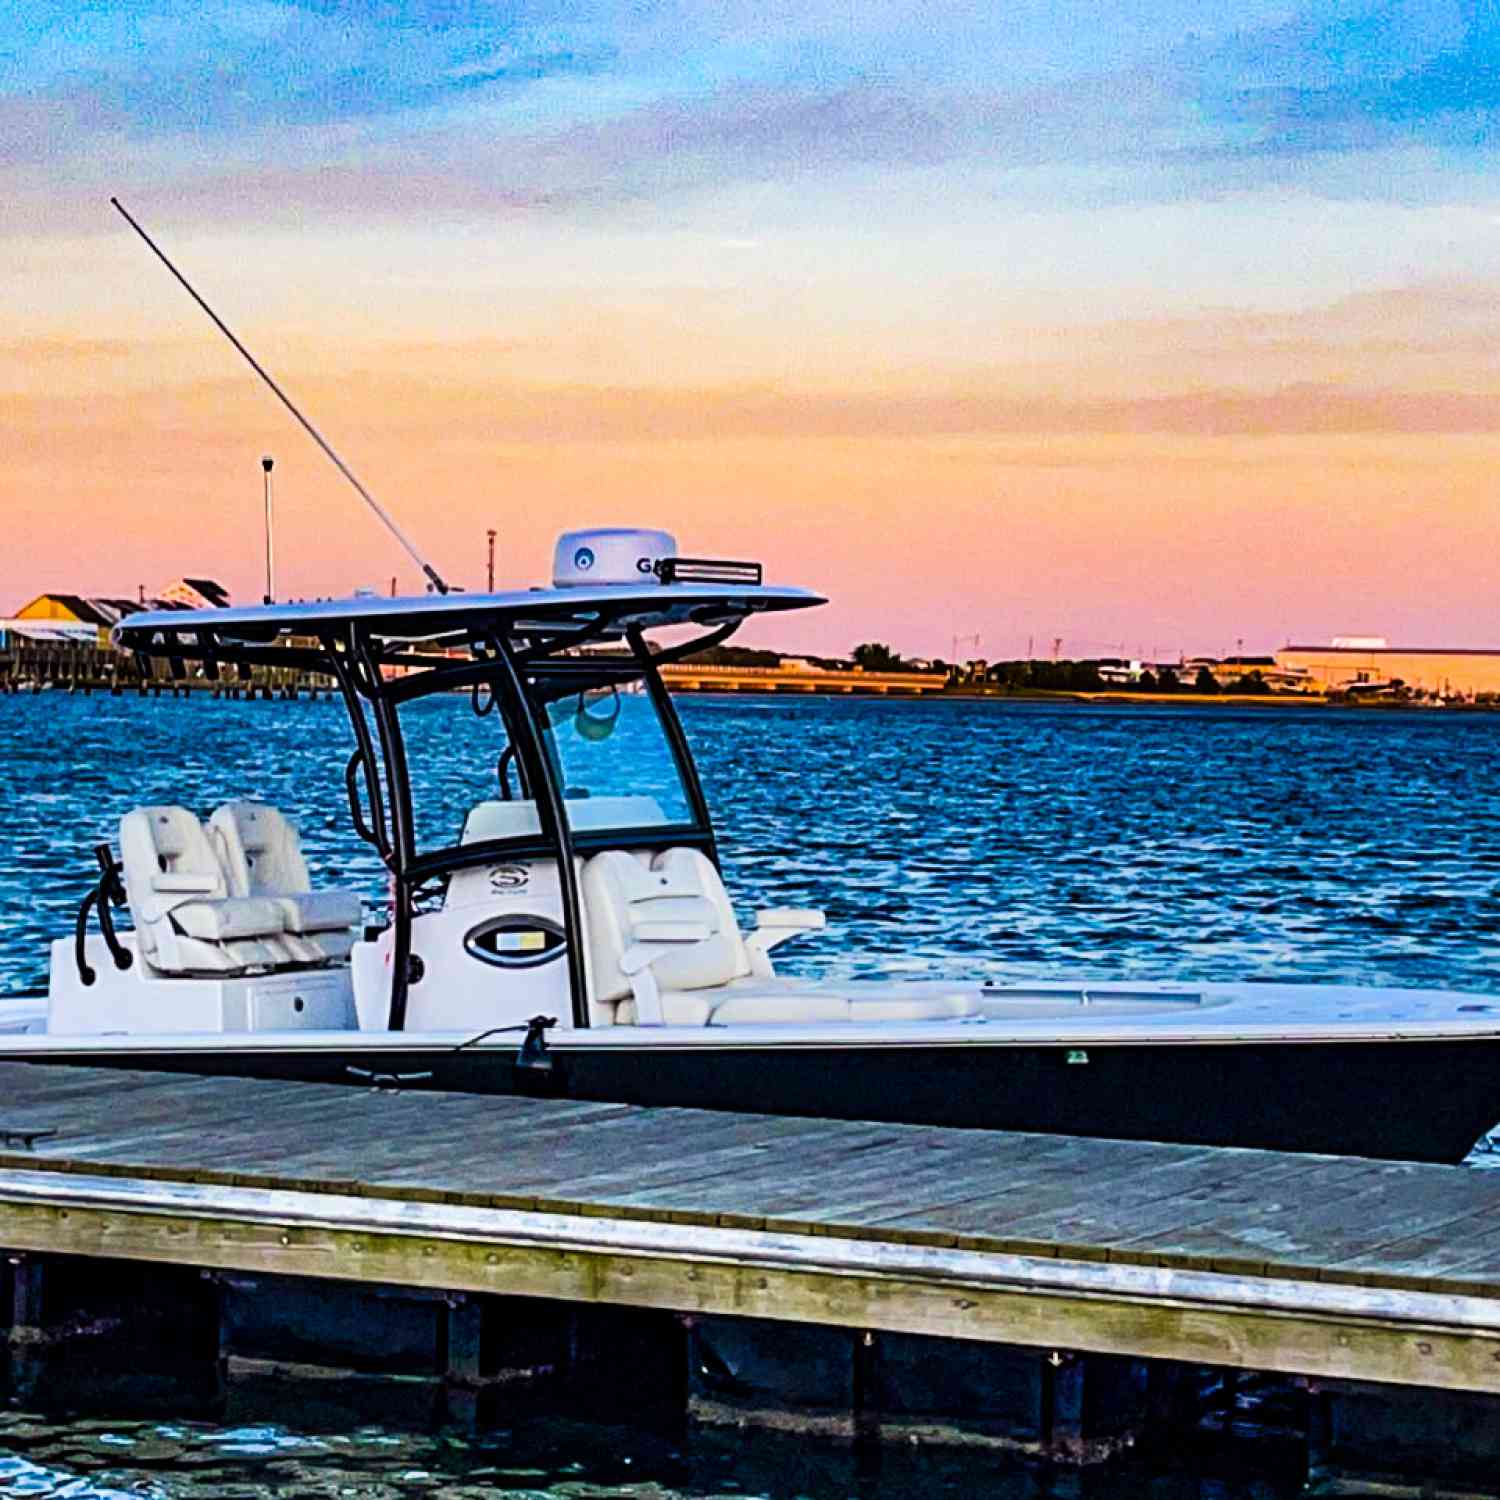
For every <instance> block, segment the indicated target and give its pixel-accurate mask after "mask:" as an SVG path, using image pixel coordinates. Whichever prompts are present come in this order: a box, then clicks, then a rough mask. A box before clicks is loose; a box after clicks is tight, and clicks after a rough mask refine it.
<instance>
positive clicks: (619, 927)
mask: <svg viewBox="0 0 1500 1500" xmlns="http://www.w3.org/2000/svg"><path fill="white" fill-rule="evenodd" d="M580 893H581V895H582V899H583V910H584V926H585V930H586V933H587V944H586V948H587V961H588V977H589V1000H590V1014H591V1016H592V1018H593V1021H594V1024H595V1025H627V1024H634V1025H638V1026H650V1025H702V1024H704V1023H705V1022H706V1021H707V1020H708V1019H709V1017H710V1016H713V1015H715V1014H717V1007H718V1006H719V1005H721V1004H722V1003H724V1001H725V1000H726V999H727V998H728V997H727V995H717V994H709V993H707V992H711V991H716V990H725V989H727V988H728V987H730V986H733V985H734V984H736V982H738V981H748V980H750V979H752V977H753V978H755V979H759V980H763V981H774V979H775V974H774V971H773V969H772V968H771V964H770V960H769V958H767V956H766V955H767V953H768V952H769V950H770V948H772V947H773V946H775V944H776V943H778V942H782V941H784V940H785V939H786V938H788V937H792V936H795V935H796V934H797V933H799V932H807V931H811V930H815V929H816V928H819V927H821V926H823V925H824V918H823V914H822V913H821V912H813V911H800V910H794V909H792V908H778V909H775V910H773V911H769V912H765V913H762V914H761V919H760V920H761V923H762V925H761V926H758V927H757V929H756V931H755V932H754V933H752V934H751V936H750V937H749V938H748V939H747V938H745V937H744V936H742V934H741V933H740V928H739V923H738V922H736V921H735V916H734V908H733V906H732V905H731V904H730V901H729V895H728V893H727V892H726V891H725V889H724V882H723V880H722V878H721V877H720V875H719V872H718V870H717V869H716V868H715V867H714V864H713V861H712V860H710V859H709V858H708V857H707V856H706V855H705V854H703V853H702V852H700V851H699V850H697V849H689V848H675V849H666V850H663V851H662V852H661V853H659V854H656V855H654V856H652V855H650V854H647V853H645V852H636V853H626V852H625V851H623V850H618V849H611V850H606V851H605V852H604V853H602V854H596V855H595V856H594V857H593V858H592V859H591V860H589V861H588V862H587V863H586V864H585V865H584V867H583V877H582V879H581V881H580ZM684 993H686V994H687V995H701V996H703V997H704V1003H703V1004H701V1005H699V1004H689V1003H687V1002H686V1001H685V1000H684V999H682V998H680V997H681V996H682V995H683V994H684ZM796 997H797V998H796V999H795V1000H786V1001H785V1003H786V1004H788V1005H793V1006H795V1005H800V1006H801V1018H802V1019H808V1020H811V1019H823V1018H824V1015H823V1013H824V1011H827V1012H828V1015H827V1017H826V1018H827V1019H847V1018H848V1005H847V1003H846V1002H839V1003H838V1004H837V1005H836V1006H830V1005H828V1004H826V1003H825V1001H826V998H827V997H825V996H823V995H821V994H819V993H808V992H806V991H804V990H797V991H796ZM777 998H778V1003H780V1002H781V1001H782V999H783V997H782V995H781V991H780V990H779V989H778V990H777ZM834 1010H837V1011H838V1014H837V1015H834V1014H833V1011H834ZM700 1016H701V1019H698V1017H700ZM677 1017H680V1018H681V1019H677Z"/></svg>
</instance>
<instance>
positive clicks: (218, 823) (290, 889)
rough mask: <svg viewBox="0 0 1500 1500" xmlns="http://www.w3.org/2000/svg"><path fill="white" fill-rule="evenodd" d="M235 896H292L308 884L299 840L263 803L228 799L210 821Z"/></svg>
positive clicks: (285, 821) (286, 821)
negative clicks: (229, 800)
mask: <svg viewBox="0 0 1500 1500" xmlns="http://www.w3.org/2000/svg"><path fill="white" fill-rule="evenodd" d="M209 826H210V827H211V828H212V829H213V831H214V834H215V837H216V840H217V842H218V845H219V850H220V852H221V854H222V855H223V858H224V863H225V866H226V874H227V875H228V876H229V883H230V889H231V890H233V892H234V894H235V895H237V896H271V895H276V896H281V895H285V896H296V895H300V894H302V893H304V892H306V891H310V890H311V889H312V880H311V879H310V877H309V876H308V872H307V861H306V860H305V859H304V858H303V857H302V840H301V838H300V837H299V836H298V834H297V830H296V827H295V826H294V825H293V824H292V823H291V821H290V820H289V819H288V818H286V817H285V816H284V815H283V814H282V812H281V811H280V810H279V809H278V808H275V807H272V806H271V805H270V804H269V803H266V802H226V803H225V804H224V805H223V806H222V807H219V808H216V809H215V811H214V815H213V817H212V818H211V819H210V820H209Z"/></svg>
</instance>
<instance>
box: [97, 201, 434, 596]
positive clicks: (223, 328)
mask: <svg viewBox="0 0 1500 1500" xmlns="http://www.w3.org/2000/svg"><path fill="white" fill-rule="evenodd" d="M109 201H110V203H111V204H112V205H113V206H114V208H115V209H116V211H117V212H118V213H119V215H120V217H121V218H122V219H124V220H125V222H126V223H127V224H129V225H130V227H131V228H132V229H133V230H135V232H136V233H137V234H138V235H140V237H141V238H142V239H143V240H144V241H145V242H146V245H147V247H148V248H149V249H150V251H151V253H152V254H153V255H155V256H156V258H157V259H158V260H159V261H160V262H161V263H162V265H164V266H165V267H166V268H167V269H168V270H169V271H170V272H171V273H172V275H173V276H175V277H176V278H177V280H178V282H179V283H181V285H182V289H183V290H184V291H185V292H186V293H187V294H188V296H190V297H191V298H192V299H193V301H194V302H196V303H197V304H198V306H199V307H201V308H202V309H203V311H204V312H206V313H207V314H208V316H209V317H210V318H211V319H212V320H213V324H214V327H215V328H217V329H218V330H219V332H220V333H222V334H223V335H224V337H225V338H226V339H228V340H229V342H230V343H231V344H233V345H234V347H235V348H236V349H238V350H239V352H240V353H241V354H242V355H243V356H244V358H245V362H246V363H247V364H248V365H249V366H250V368H251V369H252V370H254V371H255V373H256V374H257V375H259V376H260V378H261V379H262V380H264V381H265V383H266V384H267V385H268V386H270V388H271V390H272V392H273V393H274V394H275V396H276V398H277V400H278V401H280V402H281V404H282V405H283V406H284V407H286V409H287V410H288V411H289V412H291V414H292V415H293V416H294V417H296V419H297V420H298V422H300V423H301V424H302V429H303V431H305V432H306V433H307V435H308V436H309V437H310V438H311V439H312V440H313V442H315V443H316V444H317V445H318V447H320V448H321V449H322V450H323V452H324V453H326V454H327V455H328V457H329V458H330V459H331V460H332V461H333V465H334V467H335V468H336V469H337V470H338V471H339V473H340V474H342V475H343V476H344V478H345V479H347V480H348V481H349V483H350V484H352V485H353V486H354V488H355V489H356V490H357V491H358V492H359V497H360V499H362V500H363V501H364V502H365V504H366V505H368V506H369V507H370V509H371V510H373V511H374V512H375V514H376V516H378V517H379V519H380V521H381V523H382V524H383V525H384V526H385V529H386V530H387V531H389V532H390V534H391V535H392V536H393V537H395V538H396V540H397V541H398V542H400V543H401V545H402V547H404V548H405V549H406V552H407V555H408V556H409V557H410V558H411V560H412V561H413V562H414V563H416V565H417V566H418V567H419V568H420V569H421V570H422V571H423V573H425V574H426V575H427V581H428V582H429V583H430V584H431V585H432V587H433V588H434V589H436V590H437V592H438V593H440V594H446V593H447V592H448V585H447V584H446V583H444V582H443V580H442V579H441V578H439V577H438V574H437V570H436V569H435V568H434V567H433V566H432V564H431V563H430V562H427V561H426V560H425V559H424V558H423V556H422V554H421V553H420V552H418V551H417V549H416V548H415V547H414V546H412V544H411V542H410V541H409V540H408V539H407V536H406V534H405V532H403V531H402V530H401V528H400V527H399V526H398V525H397V524H396V523H395V522H394V521H393V520H392V519H391V517H390V516H389V515H388V514H387V513H386V510H385V508H384V506H382V505H381V503H380V502H379V501H378V500H377V499H376V498H375V497H374V496H373V495H372V494H371V493H370V492H369V490H367V489H366V488H365V487H364V485H362V484H361V483H360V482H359V480H358V479H357V478H356V477H355V475H354V471H353V469H351V468H350V467H349V465H348V464H346V463H345V462H344V460H343V459H341V458H340V457H339V456H338V454H337V453H335V452H334V451H333V448H332V447H331V446H330V445H329V443H328V441H327V439H326V438H324V436H323V434H322V433H321V432H319V431H318V429H317V428H316V427H314V426H313V424H312V423H311V422H309V421H308V420H307V418H306V417H304V416H303V415H302V413H301V412H300V411H298V410H297V407H296V404H295V403H294V402H293V401H292V398H291V397H290V396H288V395H287V393H286V392H285V391H284V390H282V388H281V387H280V386H279V385H277V384H276V382H275V381H274V380H272V379H271V377H270V375H269V374H267V372H266V370H265V368H264V367H263V366H262V365H261V363H260V361H259V360H257V359H256V357H255V356H254V355H253V354H252V353H251V352H250V351H249V350H248V349H247V348H246V347H245V346H244V345H243V344H242V343H241V342H240V341H239V340H238V339H237V338H236V337H235V336H234V333H233V331H232V330H231V329H230V327H229V325H228V324H227V323H226V322H225V321H224V320H223V318H221V317H220V316H219V315H218V313H216V312H215V311H214V310H213V308H211V307H210V306H209V305H208V303H206V302H205V301H204V300H203V298H202V297H200V296H199V295H198V293H197V291H196V290H195V289H194V287H193V284H192V282H190V281H189V280H188V279H187V277H186V276H184V275H183V274H182V272H181V271H179V270H178V269H177V267H176V266H174V265H173V264H172V262H171V261H170V260H168V259H167V256H166V252H165V251H163V250H162V248H161V246H159V245H158V244H157V243H156V241H155V240H153V239H152V238H151V236H150V235H149V234H147V233H146V231H145V230H144V229H142V228H141V226H140V225H139V224H137V223H136V221H135V220H134V219H133V218H132V217H131V216H130V214H129V213H128V212H127V211H126V209H125V205H124V204H123V203H121V202H120V200H119V199H118V198H111V199H110V200H109Z"/></svg>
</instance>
